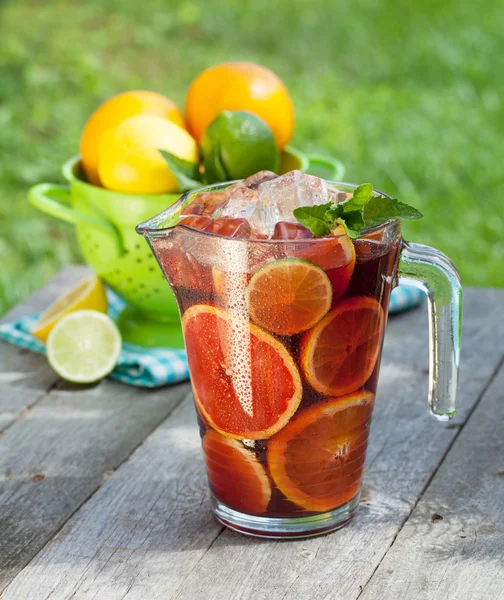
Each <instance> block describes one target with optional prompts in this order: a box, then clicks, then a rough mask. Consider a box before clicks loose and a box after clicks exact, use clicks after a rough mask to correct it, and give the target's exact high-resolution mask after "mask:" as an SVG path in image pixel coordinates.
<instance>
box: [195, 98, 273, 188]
mask: <svg viewBox="0 0 504 600" xmlns="http://www.w3.org/2000/svg"><path fill="white" fill-rule="evenodd" d="M201 152H202V154H203V166H204V168H205V179H206V181H207V182H208V183H214V182H216V181H227V180H230V179H245V178H247V177H248V176H249V175H252V174H253V173H257V172H258V171H263V170H270V171H276V170H277V168H278V161H279V153H278V148H277V146H276V142H275V138H274V137H273V134H272V132H271V129H270V128H269V127H268V125H266V123H265V122H264V121H263V120H262V119H261V118H259V117H258V116H257V115H254V114H253V113H251V112H247V111H244V110H237V111H229V110H224V111H222V112H220V113H219V114H218V115H217V117H216V119H215V120H214V121H213V122H212V123H211V124H210V125H209V126H208V127H207V129H206V130H205V133H204V134H203V138H202V140H201Z"/></svg>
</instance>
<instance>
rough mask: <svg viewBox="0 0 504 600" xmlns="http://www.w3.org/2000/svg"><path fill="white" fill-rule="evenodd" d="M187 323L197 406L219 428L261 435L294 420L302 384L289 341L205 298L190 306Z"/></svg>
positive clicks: (244, 436) (235, 433)
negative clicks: (214, 304) (292, 418)
mask: <svg viewBox="0 0 504 600" xmlns="http://www.w3.org/2000/svg"><path fill="white" fill-rule="evenodd" d="M182 327H183V330H184V339H185V343H186V350H187V360H188V363H189V370H190V373H191V381H192V387H193V392H194V399H195V401H196V406H197V407H198V410H199V411H200V412H201V414H202V415H203V417H204V418H205V419H206V420H207V422H208V423H209V424H210V425H211V426H212V427H213V428H214V429H216V430H217V431H219V432H221V433H222V434H224V435H226V436H228V437H232V438H237V439H253V440H261V439H266V438H269V437H270V436H272V435H273V434H274V433H276V432H277V431H279V430H280V429H281V428H282V427H283V426H284V425H285V424H286V423H287V422H288V421H289V419H290V418H291V416H292V415H293V414H294V413H295V412H296V409H297V407H298V406H299V403H300V401H301V396H302V384H301V377H300V375H299V372H298V369H297V367H296V365H295V363H294V360H293V358H292V356H291V355H290V354H289V352H288V351H287V349H286V348H285V346H284V345H283V344H281V343H280V342H279V341H278V340H276V339H275V338H274V337H273V336H271V335H270V334H269V333H266V332H265V331H263V330H262V329H260V328H259V327H256V326H255V325H252V324H251V323H249V322H248V321H247V320H245V319H244V318H243V317H241V316H240V315H238V314H232V313H227V312H225V311H223V310H222V309H220V308H217V307H214V306H207V305H205V304H197V305H195V306H192V307H191V308H189V309H188V310H187V311H186V312H185V313H184V316H183V318H182Z"/></svg>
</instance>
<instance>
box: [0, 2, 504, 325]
mask: <svg viewBox="0 0 504 600" xmlns="http://www.w3.org/2000/svg"><path fill="white" fill-rule="evenodd" d="M502 31H504V11H503V10H502V0H485V2H484V3H483V2H477V1H474V0H443V1H442V2H440V1H439V0H422V1H421V2H411V1H410V0H382V1H380V0H338V1H337V2H335V1H334V0H309V1H307V0H275V2H272V0H192V1H185V0H144V1H143V2H137V1H135V0H122V1H120V2H119V1H107V0H100V1H98V0H87V1H86V0H81V1H75V0H74V1H71V0H65V1H55V0H44V2H40V1H23V2H19V1H12V2H5V1H4V2H3V3H2V4H1V5H0V257H1V266H0V314H2V313H3V312H5V311H6V310H7V309H8V308H9V307H10V306H12V305H13V304H15V303H16V302H19V301H20V300H22V299H23V298H24V297H26V296H27V295H28V294H29V293H31V292H32V291H33V290H35V289H36V288H38V287H40V286H41V285H42V284H43V283H44V282H45V281H47V280H48V279H49V278H50V276H51V275H52V274H53V273H55V272H56V271H57V270H58V269H60V268H61V267H62V266H63V265H65V264H68V263H71V262H76V261H79V260H81V259H80V255H79V251H78V248H77V246H76V244H75V240H74V235H73V230H72V227H71V226H69V225H66V224H63V223H59V222H58V221H56V220H55V219H52V218H50V217H46V216H44V215H42V214H41V213H38V212H37V211H36V210H35V209H33V208H31V207H30V206H29V205H28V202H27V199H26V192H27V190H28V188H29V187H30V186H31V185H33V184H35V183H38V182H42V181H55V182H58V181H61V175H60V166H61V164H62V163H63V162H64V161H65V160H66V159H67V158H68V157H70V156H71V155H73V154H76V153H77V149H78V143H79V136H80V131H81V128H82V126H83V124H84V122H85V121H86V118H87V117H88V116H89V114H90V113H91V112H92V111H93V109H94V108H95V107H96V106H97V105H98V104H99V103H101V102H102V101H103V100H105V99H106V98H108V97H110V96H111V95H113V94H116V93H118V92H120V91H123V90H126V89H135V88H137V89H138V88H144V89H152V90H156V91H159V92H162V93H164V94H166V95H167V96H169V97H170V98H172V99H173V100H175V101H176V102H177V103H178V104H179V105H180V106H182V105H183V101H184V96H185V91H186V89H187V86H188V85H189V83H190V82H191V80H192V79H193V78H194V77H195V76H196V74H197V73H198V72H199V71H201V70H202V69H204V68H206V67H208V66H210V65H212V64H215V63H218V62H222V61H226V60H244V59H245V60H252V61H256V62H259V63H262V64H264V65H266V66H268V67H270V68H271V69H273V70H274V71H275V72H277V73H278V75H279V76H280V77H281V78H282V79H283V80H284V81H285V83H286V84H287V86H288V88H289V90H290V92H291V95H292V97H293V99H294V103H295V107H296V112H297V125H296V131H295V136H294V140H293V143H294V144H295V145H296V146H298V147H301V148H303V149H306V150H312V151H313V150H319V151H323V152H327V153H331V154H333V155H334V156H337V157H339V158H340V159H341V160H343V161H344V163H345V164H346V166H347V179H349V180H351V181H355V182H361V181H371V182H372V183H373V184H374V185H375V186H376V187H378V188H380V189H383V190H384V191H387V192H389V193H391V194H394V195H396V196H398V197H399V198H400V199H402V200H404V201H406V202H408V203H412V204H414V205H415V206H417V207H418V208H420V209H421V210H422V211H423V212H424V214H425V219H424V220H423V221H421V222H418V223H411V224H410V223H408V224H406V226H405V235H406V237H408V238H410V239H414V240H417V241H420V242H423V243H427V244H432V245H435V246H436V247H438V248H440V249H441V250H443V251H444V252H446V253H447V254H448V255H449V256H450V257H451V258H452V260H453V261H454V262H455V264H456V265H457V267H458V268H459V270H460V273H461V275H462V279H463V282H464V284H467V285H478V286H483V285H487V286H488V285H493V286H502V285H504V268H503V262H504V208H503V198H504V174H503V173H504V170H503V165H504V140H503V132H504V111H503V87H502V69H501V68H500V67H499V65H501V64H502V57H503V55H504V36H503V35H502Z"/></svg>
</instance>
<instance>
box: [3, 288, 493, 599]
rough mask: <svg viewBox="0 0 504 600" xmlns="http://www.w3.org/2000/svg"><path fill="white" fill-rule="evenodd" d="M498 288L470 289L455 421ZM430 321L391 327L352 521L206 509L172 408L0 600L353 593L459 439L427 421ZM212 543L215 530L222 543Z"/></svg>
mask: <svg viewBox="0 0 504 600" xmlns="http://www.w3.org/2000/svg"><path fill="white" fill-rule="evenodd" d="M503 298H504V293H503V292H498V291H492V290H477V291H475V290H469V292H468V293H467V295H466V310H465V316H466V323H465V338H464V339H465V346H464V350H463V365H464V364H466V365H470V367H468V368H465V369H464V368H463V370H462V377H461V394H460V416H459V422H461V421H463V419H464V418H465V416H466V415H467V414H468V411H469V410H470V409H471V407H472V406H474V404H475V402H476V400H477V398H478V396H479V394H480V393H481V392H482V390H483V389H484V386H485V384H486V383H487V382H488V380H489V379H490V377H491V375H492V373H493V371H494V370H495V368H496V366H497V364H498V361H499V358H500V356H501V355H502V353H503V352H504V335H503V334H504V323H503V322H502V319H501V306H502V302H503ZM426 366H427V340H426V322H425V312H424V311H416V312H411V313H409V314H406V315H403V316H401V317H399V318H395V319H392V320H391V323H390V327H389V331H388V334H387V340H386V347H385V354H384V360H383V369H382V370H383V373H382V378H381V383H380V391H379V397H378V400H377V408H376V411H375V413H376V414H375V418H374V422H373V431H372V436H371V446H370V451H369V455H368V463H367V475H366V477H365V483H366V485H365V490H364V492H365V493H364V500H363V503H362V507H361V512H360V515H359V517H358V518H357V519H356V520H355V522H354V523H353V524H351V525H349V526H348V527H346V528H345V529H343V530H341V531H340V532H338V533H336V534H333V535H330V536H327V537H324V538H315V539H311V540H302V541H297V542H290V543H283V542H269V541H261V540H253V539H249V538H245V537H241V536H239V535H236V534H233V533H231V532H229V531H225V532H223V533H222V534H220V533H221V531H222V530H221V528H219V526H218V525H217V524H215V523H214V522H213V521H212V519H211V517H210V513H209V503H208V495H207V492H206V482H205V477H204V472H203V468H202V460H201V456H200V454H199V451H198V449H199V439H198V435H197V431H196V426H195V423H194V415H193V411H192V409H189V408H188V407H187V406H186V405H184V407H181V408H180V409H178V410H177V414H176V415H175V414H174V415H172V416H171V417H170V419H169V420H168V421H167V422H166V423H165V424H164V425H163V427H161V428H159V429H158V430H156V432H155V433H154V434H153V435H152V436H150V438H149V439H148V440H147V441H146V443H145V444H144V445H143V446H142V447H141V448H139V449H138V450H137V452H135V454H134V455H133V456H132V458H131V459H130V460H129V461H128V462H127V463H126V464H124V465H123V466H122V467H121V468H120V469H119V470H118V471H117V472H116V473H114V474H113V475H112V476H111V477H110V479H109V480H108V481H107V482H106V484H105V485H104V486H103V487H102V488H101V489H100V490H99V492H98V493H97V494H95V496H94V497H93V498H92V499H91V500H90V501H89V502H88V503H86V505H85V506H84V507H83V508H82V509H81V510H80V511H79V512H78V513H77V514H76V515H75V517H74V518H73V519H72V520H71V521H70V522H69V523H68V524H67V525H66V526H65V527H64V528H63V529H62V531H61V532H60V533H59V534H58V535H57V536H56V537H55V539H54V540H52V541H51V542H50V543H49V544H48V545H47V547H46V548H45V549H44V550H43V551H42V552H41V553H40V554H39V555H38V556H37V557H36V558H35V559H34V560H33V561H32V562H31V563H30V565H29V566H28V567H27V568H26V569H24V571H23V572H22V573H20V574H19V575H18V577H17V578H16V579H15V581H14V582H13V583H12V584H11V586H10V587H9V588H8V590H7V592H6V595H5V599H7V600H11V599H14V598H19V599H21V598H22V599H23V600H32V599H33V600H35V599H36V600H45V599H46V598H48V597H49V596H50V598H51V600H63V599H70V598H72V599H77V598H107V600H109V599H110V600H115V599H123V598H127V599H128V600H131V599H142V600H143V599H149V600H151V599H156V598H162V599H163V600H168V599H170V598H187V599H193V598H198V597H202V596H203V595H204V597H205V598H209V599H211V598H219V599H220V600H223V599H226V598H251V599H260V598H268V599H276V598H278V599H280V598H284V597H299V598H313V599H317V598H345V599H346V598H357V597H358V596H359V594H360V592H361V588H362V587H364V586H365V585H366V583H367V581H368V580H369V579H370V577H371V576H372V574H373V572H374V570H375V569H376V567H377V566H378V564H379V562H380V560H381V559H382V557H383V555H384V554H385V553H386V552H387V550H388V548H389V547H390V545H391V544H392V542H393V540H394V538H395V536H396V535H397V533H398V532H399V530H400V529H401V526H402V524H403V522H404V521H405V520H406V519H407V517H408V515H409V514H410V512H411V510H412V508H413V507H414V505H415V503H416V501H417V499H418V498H419V497H420V495H421V493H422V490H423V489H424V488H425V486H426V484H427V483H428V481H429V478H430V477H431V475H432V473H433V472H434V471H435V469H436V468H437V466H438V465H439V463H440V461H441V460H442V457H443V456H444V454H445V453H446V451H447V450H448V448H449V446H450V443H451V442H452V441H453V439H454V437H455V435H456V434H457V432H458V427H457V425H455V426H453V424H449V425H442V424H439V423H436V422H434V421H433V420H431V419H430V417H429V416H428V415H427V409H426V400H425V397H426V391H427V375H426V372H425V369H426ZM219 534H220V535H219Z"/></svg>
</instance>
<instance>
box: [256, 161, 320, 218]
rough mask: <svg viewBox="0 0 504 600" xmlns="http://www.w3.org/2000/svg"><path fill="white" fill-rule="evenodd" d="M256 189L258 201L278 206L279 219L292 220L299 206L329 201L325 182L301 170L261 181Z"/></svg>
mask: <svg viewBox="0 0 504 600" xmlns="http://www.w3.org/2000/svg"><path fill="white" fill-rule="evenodd" d="M257 191H258V194H259V202H262V203H265V204H274V205H276V206H277V207H278V210H279V215H280V217H281V218H280V219H279V220H287V219H289V218H290V219H291V220H292V219H293V214H292V213H293V211H294V209H296V208H298V207H299V206H315V205H316V204H325V203H326V202H329V193H328V189H327V184H326V182H325V181H324V180H323V179H319V178H318V177H315V176H314V175H307V174H306V173H301V171H289V173H286V174H285V175H282V176H281V177H277V178H276V179H271V180H270V181H266V182H264V183H261V185H260V186H259V187H258V189H257Z"/></svg>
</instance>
